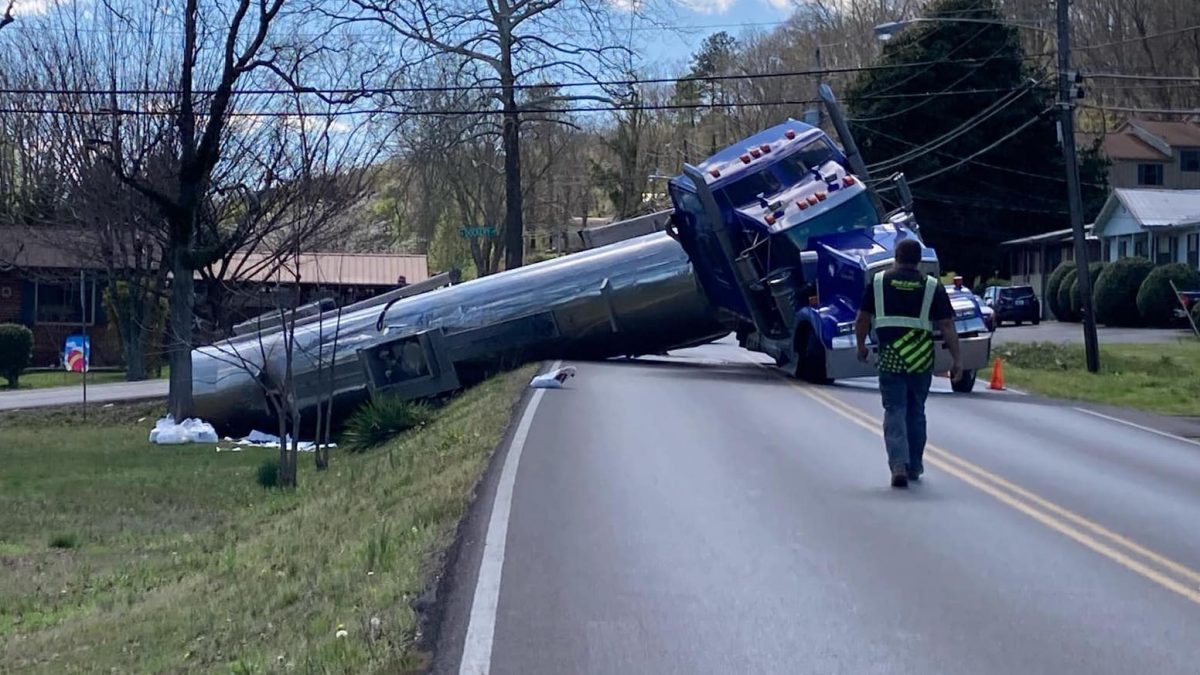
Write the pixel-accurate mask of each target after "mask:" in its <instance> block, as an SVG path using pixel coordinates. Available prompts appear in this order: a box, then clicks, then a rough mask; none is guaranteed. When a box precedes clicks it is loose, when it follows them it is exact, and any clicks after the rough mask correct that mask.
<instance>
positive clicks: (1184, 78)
mask: <svg viewBox="0 0 1200 675" xmlns="http://www.w3.org/2000/svg"><path fill="white" fill-rule="evenodd" d="M1083 75H1084V77H1086V78H1089V79H1094V80H1151V81H1156V82H1157V81H1161V82H1200V77H1195V76H1190V75H1127V74H1125V73H1084V74H1083Z"/></svg>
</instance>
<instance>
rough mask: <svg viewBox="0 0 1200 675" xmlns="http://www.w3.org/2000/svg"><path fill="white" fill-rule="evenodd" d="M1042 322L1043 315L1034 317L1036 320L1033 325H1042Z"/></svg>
mask: <svg viewBox="0 0 1200 675" xmlns="http://www.w3.org/2000/svg"><path fill="white" fill-rule="evenodd" d="M1041 324H1042V319H1041V317H1038V318H1036V319H1034V320H1033V325H1035V326H1040V325H1041Z"/></svg>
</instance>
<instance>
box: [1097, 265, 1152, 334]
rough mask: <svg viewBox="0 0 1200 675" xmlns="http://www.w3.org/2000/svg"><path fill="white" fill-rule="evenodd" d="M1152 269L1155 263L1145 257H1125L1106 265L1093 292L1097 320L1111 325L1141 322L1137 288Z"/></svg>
mask: <svg viewBox="0 0 1200 675" xmlns="http://www.w3.org/2000/svg"><path fill="white" fill-rule="evenodd" d="M1153 269H1154V263H1152V262H1150V261H1149V260H1146V259H1145V258H1122V259H1120V260H1118V261H1116V262H1114V263H1112V264H1110V265H1108V266H1107V267H1105V268H1104V271H1103V272H1101V273H1100V278H1098V279H1096V291H1095V294H1094V296H1093V297H1094V298H1095V305H1096V321H1098V322H1100V323H1102V324H1105V325H1109V326H1140V325H1141V324H1142V315H1141V313H1139V312H1138V306H1137V295H1138V290H1139V289H1140V288H1141V287H1142V282H1143V281H1145V280H1146V277H1147V276H1149V274H1150V271H1151V270H1153Z"/></svg>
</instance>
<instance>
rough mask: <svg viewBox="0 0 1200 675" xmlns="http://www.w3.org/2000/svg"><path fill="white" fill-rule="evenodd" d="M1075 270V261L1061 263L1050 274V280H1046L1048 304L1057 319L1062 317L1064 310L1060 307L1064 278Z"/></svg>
mask: <svg viewBox="0 0 1200 675" xmlns="http://www.w3.org/2000/svg"><path fill="white" fill-rule="evenodd" d="M1074 269H1075V261H1073V260H1068V261H1067V262H1064V263H1060V264H1059V266H1058V267H1055V268H1054V271H1053V272H1051V273H1050V278H1049V279H1047V280H1046V304H1047V305H1049V306H1050V313H1051V314H1053V315H1054V318H1056V319H1058V318H1060V317H1061V315H1062V309H1061V308H1060V307H1059V306H1058V289H1059V288H1060V287H1062V282H1063V278H1064V277H1066V276H1067V273H1069V272H1071V271H1072V270H1074Z"/></svg>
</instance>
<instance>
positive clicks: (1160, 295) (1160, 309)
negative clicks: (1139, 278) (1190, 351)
mask: <svg viewBox="0 0 1200 675" xmlns="http://www.w3.org/2000/svg"><path fill="white" fill-rule="evenodd" d="M1172 281H1173V282H1175V287H1176V288H1178V289H1179V290H1181V291H1193V290H1200V272H1197V271H1196V270H1194V269H1192V268H1191V267H1188V266H1187V265H1185V264H1183V263H1171V264H1169V265H1163V266H1162V267H1156V268H1154V270H1153V271H1151V272H1150V274H1148V275H1146V280H1145V281H1143V282H1142V286H1141V288H1139V289H1138V294H1137V307H1138V312H1139V313H1141V315H1142V320H1143V321H1145V322H1146V323H1147V324H1149V325H1151V326H1169V325H1170V324H1172V323H1174V321H1175V310H1177V309H1179V308H1180V306H1179V300H1178V299H1177V298H1176V296H1175V291H1174V290H1172V289H1171V282H1172Z"/></svg>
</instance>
